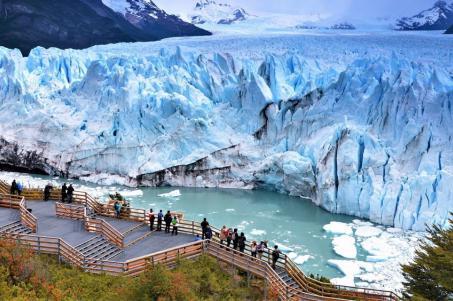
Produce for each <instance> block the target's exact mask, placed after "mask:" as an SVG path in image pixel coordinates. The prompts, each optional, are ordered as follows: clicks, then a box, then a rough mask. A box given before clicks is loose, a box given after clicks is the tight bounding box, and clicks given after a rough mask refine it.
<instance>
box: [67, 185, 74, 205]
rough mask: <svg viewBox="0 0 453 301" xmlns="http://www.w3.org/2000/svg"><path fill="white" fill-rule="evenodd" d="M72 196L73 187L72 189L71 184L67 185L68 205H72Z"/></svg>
mask: <svg viewBox="0 0 453 301" xmlns="http://www.w3.org/2000/svg"><path fill="white" fill-rule="evenodd" d="M73 195H74V187H72V184H69V187H68V203H69V204H70V203H72V196H73Z"/></svg>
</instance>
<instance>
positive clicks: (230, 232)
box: [226, 228, 233, 248]
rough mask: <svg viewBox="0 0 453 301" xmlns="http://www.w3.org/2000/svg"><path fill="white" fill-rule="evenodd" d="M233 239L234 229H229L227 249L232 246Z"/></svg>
mask: <svg viewBox="0 0 453 301" xmlns="http://www.w3.org/2000/svg"><path fill="white" fill-rule="evenodd" d="M232 239H233V229H231V228H229V229H228V234H227V237H226V241H227V247H228V248H229V247H230V245H231V240H232Z"/></svg>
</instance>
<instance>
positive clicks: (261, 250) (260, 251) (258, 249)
mask: <svg viewBox="0 0 453 301" xmlns="http://www.w3.org/2000/svg"><path fill="white" fill-rule="evenodd" d="M264 249H266V247H265V246H264V241H260V243H259V245H258V246H257V247H256V252H257V254H258V259H261V258H262V257H263V253H264Z"/></svg>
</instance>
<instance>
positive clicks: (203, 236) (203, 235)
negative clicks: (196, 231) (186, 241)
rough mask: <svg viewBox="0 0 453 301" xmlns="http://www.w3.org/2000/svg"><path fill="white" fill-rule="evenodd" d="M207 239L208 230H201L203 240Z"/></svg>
mask: <svg viewBox="0 0 453 301" xmlns="http://www.w3.org/2000/svg"><path fill="white" fill-rule="evenodd" d="M205 238H206V228H201V239H205Z"/></svg>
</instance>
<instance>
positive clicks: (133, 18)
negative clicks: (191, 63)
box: [102, 0, 208, 39]
mask: <svg viewBox="0 0 453 301" xmlns="http://www.w3.org/2000/svg"><path fill="white" fill-rule="evenodd" d="M102 2H103V3H104V4H105V5H106V6H108V7H110V8H111V9H113V10H114V11H116V12H118V13H120V14H121V15H123V16H124V17H125V18H126V20H127V21H128V22H129V23H131V24H132V25H134V26H135V27H137V28H139V29H141V30H142V31H144V32H145V33H146V34H147V35H149V37H150V39H152V38H154V37H157V38H159V39H161V38H166V37H169V36H186V35H206V34H208V32H207V31H205V30H203V29H200V28H198V27H196V26H193V25H192V24H190V23H187V22H184V21H183V20H181V19H180V18H179V17H177V16H175V15H169V14H167V13H166V12H165V11H164V10H162V9H160V8H159V7H158V6H157V5H156V4H154V3H153V2H152V1H151V0H102Z"/></svg>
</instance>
